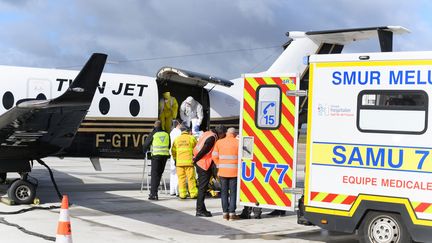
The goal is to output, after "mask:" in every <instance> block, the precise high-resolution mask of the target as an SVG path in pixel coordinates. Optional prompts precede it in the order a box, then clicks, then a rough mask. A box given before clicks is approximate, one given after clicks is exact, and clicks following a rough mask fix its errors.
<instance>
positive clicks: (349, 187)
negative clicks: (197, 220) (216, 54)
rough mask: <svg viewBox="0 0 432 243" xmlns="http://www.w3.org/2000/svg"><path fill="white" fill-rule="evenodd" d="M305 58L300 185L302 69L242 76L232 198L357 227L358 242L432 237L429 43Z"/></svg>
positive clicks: (309, 220)
mask: <svg viewBox="0 0 432 243" xmlns="http://www.w3.org/2000/svg"><path fill="white" fill-rule="evenodd" d="M306 62H307V66H308V68H307V70H306V71H308V73H307V74H308V86H307V87H303V88H304V90H307V102H308V104H307V107H308V109H307V132H306V136H307V139H306V162H305V173H304V185H302V186H303V187H302V186H297V185H296V177H297V175H298V174H299V172H297V171H296V168H299V167H298V165H297V164H296V159H297V154H296V153H297V136H298V123H299V120H298V118H299V115H298V111H299V108H298V106H299V96H303V95H306V94H305V91H302V90H299V89H300V84H299V83H300V81H301V80H302V78H303V77H304V76H305V74H303V73H301V72H300V73H299V72H287V73H283V72H280V70H279V72H268V71H267V72H265V73H261V74H247V75H244V95H243V101H242V105H241V107H242V112H241V123H240V130H241V136H240V140H241V148H240V150H239V153H240V156H239V157H240V158H239V191H240V192H239V201H240V205H245V206H254V207H262V208H270V209H281V210H291V211H296V210H297V214H298V216H299V220H298V221H299V223H303V224H308V225H316V226H319V227H321V228H324V229H327V230H329V231H337V232H346V233H354V232H357V233H358V235H359V239H360V241H361V242H380V243H381V242H382V243H384V242H395V243H396V242H412V241H417V242H430V241H432V154H431V151H432V142H431V141H432V130H431V128H430V127H431V126H430V121H431V119H432V118H431V117H430V115H429V112H428V110H429V104H431V103H430V99H429V93H430V90H431V88H432V52H376V53H355V54H319V55H310V56H308V57H307V60H306ZM287 70H288V71H293V70H290V69H289V68H288V69H287ZM294 71H295V70H294Z"/></svg>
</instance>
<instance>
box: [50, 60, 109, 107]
mask: <svg viewBox="0 0 432 243" xmlns="http://www.w3.org/2000/svg"><path fill="white" fill-rule="evenodd" d="M106 59H107V55H106V54H101V53H94V54H93V55H92V56H91V57H90V59H89V60H88V61H87V63H86V64H85V66H84V67H83V69H82V70H81V71H80V72H79V74H78V75H77V77H76V78H75V79H74V81H73V82H72V84H71V85H70V86H69V88H68V90H67V91H66V92H65V93H63V94H62V95H61V96H59V97H57V98H55V99H53V100H51V102H50V104H51V105H56V104H62V105H65V104H68V103H71V104H74V105H77V104H82V105H86V104H88V105H90V104H91V102H92V100H93V96H94V94H95V92H96V88H97V86H98V84H99V79H100V76H101V74H102V71H103V68H104V66H105V62H106Z"/></svg>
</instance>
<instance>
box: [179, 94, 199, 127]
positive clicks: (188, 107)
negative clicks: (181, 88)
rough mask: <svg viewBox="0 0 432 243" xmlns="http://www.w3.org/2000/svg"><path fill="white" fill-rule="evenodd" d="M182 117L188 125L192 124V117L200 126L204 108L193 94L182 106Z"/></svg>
mask: <svg viewBox="0 0 432 243" xmlns="http://www.w3.org/2000/svg"><path fill="white" fill-rule="evenodd" d="M180 118H181V119H182V121H183V122H185V123H186V124H187V125H188V126H190V124H191V122H192V119H196V121H195V122H194V123H195V125H196V126H200V125H201V122H202V119H203V108H202V105H201V104H200V103H198V102H197V101H196V100H194V98H193V97H192V96H189V97H187V98H186V99H185V100H184V101H183V102H182V104H181V106H180Z"/></svg>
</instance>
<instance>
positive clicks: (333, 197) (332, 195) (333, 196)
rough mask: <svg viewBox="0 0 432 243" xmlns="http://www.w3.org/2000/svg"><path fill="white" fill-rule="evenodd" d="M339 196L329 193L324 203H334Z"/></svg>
mask: <svg viewBox="0 0 432 243" xmlns="http://www.w3.org/2000/svg"><path fill="white" fill-rule="evenodd" d="M337 196H338V194H334V193H329V194H328V195H327V196H326V197H325V198H324V199H323V200H322V201H323V202H327V203H329V202H333V200H334V199H335V198H336V197H337Z"/></svg>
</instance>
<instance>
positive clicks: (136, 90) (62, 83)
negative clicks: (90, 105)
mask: <svg viewBox="0 0 432 243" xmlns="http://www.w3.org/2000/svg"><path fill="white" fill-rule="evenodd" d="M56 81H57V82H58V85H57V91H64V90H66V89H67V87H69V85H70V84H71V83H72V81H73V80H72V79H62V78H58V79H56ZM147 87H148V85H147V84H134V83H119V84H118V86H117V87H116V88H115V89H112V90H109V91H107V92H111V93H112V94H113V95H125V96H139V97H141V96H143V93H144V89H145V88H147ZM105 88H106V82H105V81H101V82H99V87H98V91H99V93H100V94H104V93H105V91H106V90H105Z"/></svg>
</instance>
